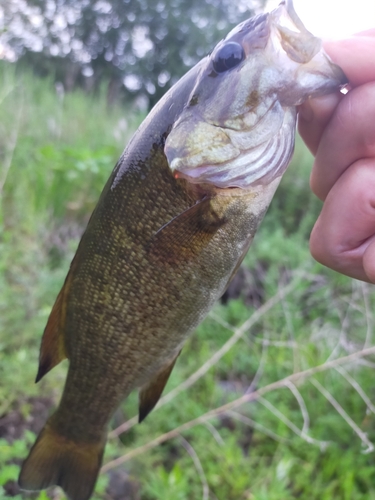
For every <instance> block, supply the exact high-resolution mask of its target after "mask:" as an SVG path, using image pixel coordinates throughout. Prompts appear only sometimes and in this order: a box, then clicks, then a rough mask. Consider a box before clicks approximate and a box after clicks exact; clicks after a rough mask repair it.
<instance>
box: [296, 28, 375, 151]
mask: <svg viewBox="0 0 375 500" xmlns="http://www.w3.org/2000/svg"><path fill="white" fill-rule="evenodd" d="M324 48H325V50H326V51H327V53H328V55H329V56H330V57H331V58H332V60H333V61H334V62H335V63H336V64H338V65H339V66H341V67H342V69H343V70H344V73H345V74H346V75H347V77H348V78H349V80H350V82H351V85H352V87H353V86H358V85H360V84H363V83H367V82H371V81H375V29H372V30H367V31H365V32H362V33H358V34H357V35H353V36H352V37H350V38H348V39H344V40H326V41H325V42H324ZM342 97H343V96H342V95H341V94H340V93H339V92H337V93H335V94H330V95H328V96H323V97H319V98H315V99H309V100H307V101H306V102H305V103H304V104H302V106H300V109H299V118H298V130H299V133H300V134H301V136H302V138H303V140H304V141H305V142H306V144H307V146H308V148H309V149H310V151H311V152H312V154H313V155H314V156H315V154H316V151H317V147H318V144H319V141H320V138H321V136H322V134H323V131H324V128H325V127H326V125H327V123H328V122H329V119H330V117H331V115H332V114H333V112H334V110H335V107H336V106H337V105H338V103H339V102H340V101H341V99H342Z"/></svg>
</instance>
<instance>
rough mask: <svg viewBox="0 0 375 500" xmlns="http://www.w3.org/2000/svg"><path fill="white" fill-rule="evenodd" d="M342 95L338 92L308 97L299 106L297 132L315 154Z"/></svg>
mask: <svg viewBox="0 0 375 500" xmlns="http://www.w3.org/2000/svg"><path fill="white" fill-rule="evenodd" d="M343 97H344V96H343V95H342V94H341V93H340V92H335V93H333V94H328V95H324V96H321V97H316V98H315V99H308V100H307V101H305V102H304V103H303V104H302V105H301V106H300V107H299V113H298V132H299V133H300V135H301V137H302V139H303V140H304V141H305V143H306V145H307V147H308V148H309V150H310V151H311V153H312V154H313V155H314V156H315V155H316V152H317V150H318V146H319V142H320V139H321V137H322V134H323V132H324V129H325V127H326V125H327V123H328V122H329V120H330V118H331V116H332V114H333V112H334V110H335V108H336V107H337V105H338V104H339V102H340V101H341V99H342V98H343Z"/></svg>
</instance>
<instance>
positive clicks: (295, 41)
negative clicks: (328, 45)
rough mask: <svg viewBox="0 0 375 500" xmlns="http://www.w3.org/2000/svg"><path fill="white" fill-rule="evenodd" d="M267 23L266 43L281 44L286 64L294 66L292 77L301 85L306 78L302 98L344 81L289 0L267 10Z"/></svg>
mask: <svg viewBox="0 0 375 500" xmlns="http://www.w3.org/2000/svg"><path fill="white" fill-rule="evenodd" d="M269 23H270V39H269V43H271V44H272V45H273V47H274V48H277V47H278V46H279V47H281V49H282V50H283V51H284V53H285V55H286V56H287V57H288V59H289V64H292V63H293V62H294V63H296V64H297V65H298V70H297V72H296V77H297V78H299V79H300V82H301V83H302V84H303V80H304V79H305V80H307V79H309V80H310V84H309V87H310V90H309V92H308V93H307V94H306V95H303V96H302V100H305V99H306V98H308V97H312V96H318V95H323V94H326V93H329V92H332V90H334V89H337V88H338V87H340V86H344V85H346V84H347V83H348V79H347V77H346V76H345V74H344V72H343V71H342V69H341V68H340V67H339V66H337V64H334V63H333V62H332V61H331V59H330V58H329V57H328V55H327V54H326V53H325V52H324V51H323V50H322V40H321V39H320V38H318V37H316V36H314V35H313V34H312V33H311V32H310V31H309V30H308V29H307V28H306V27H305V25H304V24H303V22H302V21H301V19H300V18H299V17H298V15H297V13H296V11H295V9H294V6H293V1H292V0H283V1H282V2H281V3H280V4H279V6H278V7H277V8H276V9H275V10H273V11H272V12H271V13H270V17H269ZM312 87H315V88H312ZM301 102H302V101H301ZM294 104H295V105H296V104H298V103H294Z"/></svg>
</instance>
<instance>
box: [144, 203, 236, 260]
mask: <svg viewBox="0 0 375 500" xmlns="http://www.w3.org/2000/svg"><path fill="white" fill-rule="evenodd" d="M226 222H227V220H226V218H225V217H221V216H219V215H218V214H217V213H216V211H215V210H214V208H213V207H212V199H211V198H203V199H202V200H200V201H198V202H197V203H196V204H195V205H193V206H192V207H190V208H188V209H187V210H185V211H184V212H182V213H181V214H179V215H177V217H175V218H174V219H172V220H171V221H170V222H168V223H167V224H165V225H164V226H163V227H162V228H160V229H159V231H157V233H156V234H155V235H154V237H153V238H152V240H151V242H150V246H149V251H150V252H151V253H152V254H153V255H154V256H155V257H157V258H159V259H161V260H163V261H164V262H168V263H170V264H178V263H179V262H186V261H187V260H190V259H192V258H194V257H195V256H196V255H199V254H200V252H201V251H202V249H203V248H204V247H205V246H206V245H207V244H208V243H209V241H210V240H211V239H212V238H213V236H214V235H215V234H216V232H217V231H218V230H219V229H220V228H221V227H222V226H223V225H224V224H225V223H226Z"/></svg>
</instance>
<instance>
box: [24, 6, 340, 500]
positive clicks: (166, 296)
mask: <svg viewBox="0 0 375 500" xmlns="http://www.w3.org/2000/svg"><path fill="white" fill-rule="evenodd" d="M301 26H302V25H301V23H300V22H299V21H298V18H297V21H296V18H295V14H294V11H293V8H292V5H291V3H290V2H287V3H285V2H283V3H282V4H281V6H280V7H279V8H278V9H276V10H275V11H273V13H271V14H270V15H262V16H259V17H257V18H255V19H254V18H253V19H252V20H249V21H246V22H245V23H242V24H241V25H240V26H239V27H237V28H235V29H234V30H233V31H232V32H231V33H230V34H229V35H228V37H227V38H226V40H225V41H223V42H220V43H219V44H218V46H217V47H216V48H215V49H214V51H213V53H212V55H211V56H208V57H207V58H205V59H203V60H202V61H201V62H200V63H199V64H198V65H197V66H196V67H194V68H193V69H192V70H191V71H190V72H189V73H187V75H186V76H185V77H184V78H182V79H181V80H180V81H179V82H178V83H177V84H176V86H174V87H173V88H172V89H171V90H170V91H169V92H168V93H167V94H166V95H165V96H164V98H163V99H162V100H161V101H160V102H159V103H158V104H157V105H156V107H155V108H154V109H153V111H152V112H151V113H150V115H149V116H148V117H147V118H146V120H145V121H144V122H143V124H142V125H141V127H140V128H139V129H138V131H137V132H136V134H135V135H134V137H133V139H132V140H131V142H130V143H129V145H128V147H127V149H126V150H125V152H124V153H123V155H122V157H121V158H120V160H119V162H118V164H117V166H116V167H115V169H114V171H113V173H112V175H111V176H110V178H109V180H108V182H107V184H106V186H105V188H104V190H103V193H102V195H101V197H100V200H99V202H98V205H97V207H96V209H95V211H94V213H93V215H92V217H91V219H90V222H89V224H88V227H87V229H86V231H85V233H84V235H83V237H82V240H81V242H80V244H79V247H78V250H77V253H76V255H75V257H74V259H73V262H72V264H71V268H70V271H69V273H68V276H67V278H66V281H65V284H64V286H63V288H62V290H61V292H60V294H59V296H58V298H57V300H56V303H55V306H54V308H53V310H52V312H51V316H50V318H49V320H48V323H47V326H46V330H45V333H44V336H43V340H42V346H41V354H40V365H39V372H38V377H37V379H38V380H40V378H42V377H43V376H44V375H45V374H46V373H47V372H48V371H49V370H50V369H52V368H53V367H54V366H55V365H56V364H57V363H59V362H60V361H61V360H62V359H64V358H65V357H67V358H69V370H68V375H67V380H66V384H65V388H64V392H63V395H62V399H61V401H60V404H59V407H58V409H57V410H56V412H55V413H54V414H53V415H52V416H51V417H50V419H49V420H48V422H47V424H46V426H45V428H44V429H43V430H42V432H41V434H40V435H39V437H38V439H37V441H36V443H35V445H34V446H33V448H32V450H31V451H30V454H29V456H28V458H27V459H26V461H25V462H24V465H23V467H22V470H21V474H20V479H19V482H20V485H21V487H22V488H25V489H32V490H33V489H41V488H45V487H47V486H49V485H51V484H57V485H60V486H61V487H62V488H63V489H64V490H65V492H66V493H67V495H68V497H69V498H70V499H71V500H87V499H88V498H89V497H90V496H91V492H92V490H93V487H94V485H95V481H96V477H97V474H98V471H99V468H100V464H101V460H102V455H103V449H104V446H105V441H106V432H107V426H108V422H109V420H110V418H111V416H112V414H113V412H114V411H115V410H116V408H117V406H118V405H119V403H120V402H121V400H122V399H123V398H124V397H126V396H127V395H128V394H129V393H130V392H131V391H132V390H133V389H135V388H140V420H143V418H145V416H146V415H147V414H148V413H149V412H150V411H151V410H152V408H153V406H154V405H155V404H156V402H157V400H158V398H159V397H160V394H161V392H162V390H163V388H164V385H165V383H166V381H167V379H168V376H169V374H170V372H171V370H172V368H173V366H174V363H175V360H176V358H177V356H178V354H179V352H180V351H181V348H182V346H183V344H184V342H185V340H186V338H187V337H188V336H189V335H190V333H191V332H192V331H193V330H194V329H195V327H196V326H197V325H198V324H199V323H200V322H201V321H202V319H203V318H204V317H205V316H206V314H207V313H208V311H209V310H210V308H211V307H212V305H213V304H214V302H215V301H216V299H217V298H218V297H219V296H220V295H221V294H222V293H223V292H224V291H225V289H226V287H227V285H228V283H229V281H230V279H231V277H232V276H233V275H234V273H235V272H236V270H237V269H238V267H239V265H240V263H241V261H242V259H243V257H244V256H245V254H246V252H247V250H248V248H249V246H250V244H251V242H252V239H253V237H254V234H255V232H256V230H257V227H258V226H259V224H260V222H261V220H262V218H263V216H264V214H265V212H266V210H267V207H268V205H269V203H270V201H271V199H272V196H273V194H274V192H275V190H276V188H277V185H278V183H279V181H280V179H281V175H282V173H283V172H284V170H285V168H286V166H287V163H288V161H289V159H290V156H291V153H292V150H293V144H294V130H295V120H296V105H297V104H299V103H300V102H301V100H304V99H306V98H307V97H308V96H309V95H315V94H319V93H326V92H328V91H332V90H334V89H336V88H338V86H339V85H341V84H343V83H344V76H343V74H342V72H340V70H339V69H338V68H337V67H336V66H334V65H333V64H332V63H330V62H329V60H328V59H327V57H326V56H325V55H324V54H323V53H322V52H321V48H320V43H319V41H317V39H315V37H312V35H311V34H308V32H306V30H304V28H303V26H302V27H301ZM292 28H294V31H293V29H292ZM288 30H289V31H288ZM298 32H299V33H300V38H298ZM301 40H302V41H301ZM231 41H234V43H237V44H240V45H241V47H242V49H243V51H244V60H243V61H242V62H241V63H240V64H238V65H237V66H235V67H233V68H232V69H230V70H228V71H225V72H221V73H220V72H219V73H217V72H215V70H214V66H213V65H214V63H215V58H216V57H217V55H218V54H219V53H220V50H221V48H222V47H223V46H224V45H225V44H226V43H228V42H231ZM275 44H277V47H279V49H278V51H276V52H278V56H277V57H275V56H274V54H273V51H275V50H273V47H274V45H275ZM299 45H301V47H299ZM280 47H281V49H280ZM280 58H281V59H282V64H281V65H280V61H279V60H278V59H280ZM311 61H312V62H311ZM270 62H271V63H272V64H271V67H270ZM311 65H312V66H311ZM316 68H318V70H317V69H316ZM316 72H317V73H318V74H316ZM275 137H276V140H275ZM262 148H263V149H262ZM218 151H219V154H218ZM260 153H262V154H261V155H260ZM271 153H272V154H271ZM259 155H260V156H261V157H262V155H263V158H266V160H265V161H264V162H263V163H264V164H263V163H262V161H261V160H260V159H259V158H258V156H259ZM267 155H268V156H267ZM228 164H230V165H231V168H228Z"/></svg>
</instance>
